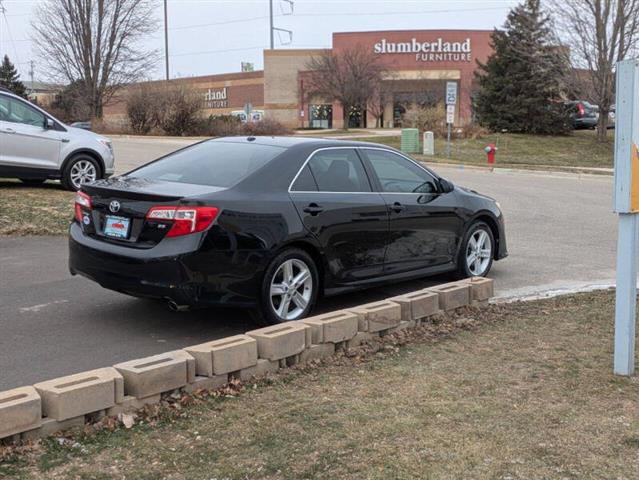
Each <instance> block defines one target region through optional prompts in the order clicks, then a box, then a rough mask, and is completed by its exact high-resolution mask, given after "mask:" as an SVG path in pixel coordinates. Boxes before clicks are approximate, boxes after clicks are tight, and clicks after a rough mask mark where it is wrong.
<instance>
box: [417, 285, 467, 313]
mask: <svg viewBox="0 0 639 480" xmlns="http://www.w3.org/2000/svg"><path fill="white" fill-rule="evenodd" d="M427 290H429V291H431V292H436V293H437V294H438V295H439V308H441V309H442V310H445V311H447V312H449V311H451V310H454V309H456V308H459V307H465V306H467V305H469V304H470V284H469V283H466V282H463V281H462V282H453V283H445V284H443V285H437V286H436V287H430V288H428V289H427Z"/></svg>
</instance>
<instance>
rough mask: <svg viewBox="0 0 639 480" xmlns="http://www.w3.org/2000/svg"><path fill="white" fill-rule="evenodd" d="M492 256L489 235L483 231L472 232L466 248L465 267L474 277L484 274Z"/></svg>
mask: <svg viewBox="0 0 639 480" xmlns="http://www.w3.org/2000/svg"><path fill="white" fill-rule="evenodd" d="M492 255H493V244H492V241H491V240H490V235H488V232H486V231H485V230H483V229H480V230H477V231H475V232H473V234H472V235H471V237H470V238H469V239H468V246H467V247H466V265H467V266H468V271H469V272H470V273H471V275H472V276H474V277H480V276H482V275H483V274H485V273H486V270H487V269H488V265H489V264H490V259H491V258H492Z"/></svg>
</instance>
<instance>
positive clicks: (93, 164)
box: [0, 88, 114, 190]
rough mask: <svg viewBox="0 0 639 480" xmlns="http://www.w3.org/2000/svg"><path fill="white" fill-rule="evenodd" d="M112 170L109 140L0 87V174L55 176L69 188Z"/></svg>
mask: <svg viewBox="0 0 639 480" xmlns="http://www.w3.org/2000/svg"><path fill="white" fill-rule="evenodd" d="M113 172H114V156H113V146H112V144H111V140H109V139H108V138H105V137H103V136H101V135H97V134H95V133H92V132H88V131H86V130H82V129H79V128H74V127H71V126H68V125H65V124H64V123H62V122H61V121H60V120H58V119H56V118H55V117H53V116H52V115H51V114H49V113H47V112H46V111H44V110H43V109H41V108H40V107H38V106H37V105H34V104H32V103H31V102H29V101H27V100H25V99H24V98H22V97H19V96H18V95H14V94H13V93H11V92H10V91H8V90H6V89H1V88H0V177H5V178H19V179H20V180H22V181H23V182H24V183H27V184H33V185H38V184H41V183H44V181H45V180H47V179H60V181H61V182H62V185H63V186H64V187H65V188H67V189H69V190H78V189H79V188H80V187H81V186H82V185H83V184H85V183H90V182H93V181H95V180H99V179H101V178H106V177H108V176H109V175H112V174H113Z"/></svg>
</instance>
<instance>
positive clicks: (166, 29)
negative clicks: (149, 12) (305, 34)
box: [164, 0, 273, 81]
mask: <svg viewBox="0 0 639 480" xmlns="http://www.w3.org/2000/svg"><path fill="white" fill-rule="evenodd" d="M272 1H273V0H271V2H272ZM166 2H167V0H164V62H165V64H166V80H167V81H168V80H169V25H168V23H169V19H168V15H167V7H166ZM272 20H273V17H272V16H271V21H272ZM271 35H272V34H271ZM271 48H273V47H271Z"/></svg>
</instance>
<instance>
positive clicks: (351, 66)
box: [307, 46, 385, 130]
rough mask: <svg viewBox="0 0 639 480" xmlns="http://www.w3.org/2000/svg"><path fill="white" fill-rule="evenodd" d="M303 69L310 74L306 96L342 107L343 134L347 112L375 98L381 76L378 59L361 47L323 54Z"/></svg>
mask: <svg viewBox="0 0 639 480" xmlns="http://www.w3.org/2000/svg"><path fill="white" fill-rule="evenodd" d="M307 68H308V69H309V70H312V71H313V74H312V75H311V76H310V78H309V84H310V85H309V87H308V89H309V93H312V94H313V95H317V96H320V97H323V98H324V99H325V100H327V101H333V100H334V101H338V102H339V103H340V104H341V105H342V111H343V120H344V129H345V130H348V119H349V113H350V111H351V109H352V108H353V107H359V108H366V106H367V105H368V103H369V101H371V100H372V99H373V98H375V97H376V96H377V95H378V94H379V91H380V90H381V82H382V79H383V77H384V73H385V69H384V67H383V66H382V65H381V64H380V62H379V59H378V57H377V56H376V55H375V54H374V53H373V52H370V51H368V50H366V49H365V48H364V47H362V46H355V47H352V48H350V49H348V50H344V51H341V52H334V51H326V52H324V53H323V54H321V55H319V56H317V57H313V58H311V60H310V61H309V62H308V64H307Z"/></svg>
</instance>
